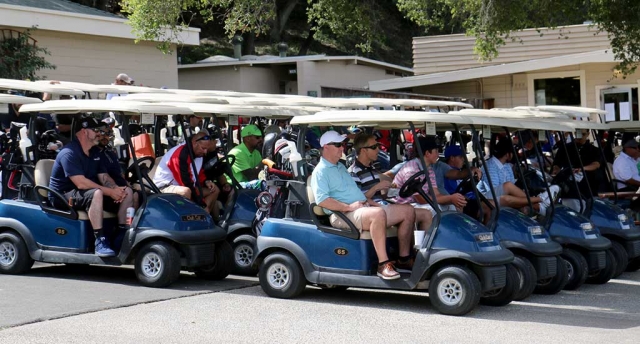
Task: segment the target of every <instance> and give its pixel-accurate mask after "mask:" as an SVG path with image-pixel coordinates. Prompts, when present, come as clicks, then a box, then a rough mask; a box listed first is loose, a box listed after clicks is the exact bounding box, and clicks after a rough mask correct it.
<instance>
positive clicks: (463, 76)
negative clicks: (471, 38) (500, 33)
mask: <svg viewBox="0 0 640 344" xmlns="http://www.w3.org/2000/svg"><path fill="white" fill-rule="evenodd" d="M606 62H616V60H615V57H614V55H613V52H611V49H608V50H597V51H592V52H588V53H579V54H571V55H563V56H555V57H549V58H543V59H537V60H528V61H522V62H514V63H505V64H501V65H493V66H486V67H478V68H469V69H462V70H456V71H449V72H442V73H433V74H425V75H417V76H411V77H406V78H396V79H388V80H376V81H370V82H369V89H370V90H372V91H386V90H394V89H402V88H410V87H418V86H428V85H438V84H444V83H449V82H455V81H463V80H472V79H480V78H488V77H492V76H498V75H508V74H516V73H525V72H529V71H534V70H541V69H549V68H558V67H566V66H572V65H577V64H584V63H606Z"/></svg>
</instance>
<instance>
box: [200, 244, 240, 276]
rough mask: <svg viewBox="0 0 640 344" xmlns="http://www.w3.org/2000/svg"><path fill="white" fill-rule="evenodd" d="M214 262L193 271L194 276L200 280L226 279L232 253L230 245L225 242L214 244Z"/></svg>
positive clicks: (229, 269)
mask: <svg viewBox="0 0 640 344" xmlns="http://www.w3.org/2000/svg"><path fill="white" fill-rule="evenodd" d="M215 250H216V253H215V259H216V260H215V262H214V263H213V264H211V265H206V266H200V267H197V268H195V269H194V271H193V272H194V273H195V274H196V276H198V277H199V278H202V279H206V280H211V281H219V280H222V279H225V278H227V276H229V274H230V273H231V269H232V266H231V265H232V264H233V263H232V262H233V258H232V255H233V252H232V251H231V245H229V243H228V242H226V241H220V242H218V243H216V248H215Z"/></svg>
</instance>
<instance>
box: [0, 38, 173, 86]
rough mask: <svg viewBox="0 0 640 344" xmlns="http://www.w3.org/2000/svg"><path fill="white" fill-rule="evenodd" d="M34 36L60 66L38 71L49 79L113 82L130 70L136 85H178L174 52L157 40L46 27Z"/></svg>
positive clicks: (129, 73)
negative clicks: (165, 51) (157, 44)
mask: <svg viewBox="0 0 640 344" xmlns="http://www.w3.org/2000/svg"><path fill="white" fill-rule="evenodd" d="M1 28H5V29H7V28H8V29H11V28H10V27H1ZM13 29H15V28H13ZM15 30H17V31H22V30H21V29H20V30H18V29H15ZM32 36H33V38H34V39H35V40H37V41H38V45H39V46H40V47H44V48H47V49H48V50H49V52H50V53H51V55H50V56H46V59H47V61H49V62H51V63H53V64H54V65H56V67H57V68H56V69H55V70H43V71H41V72H40V73H39V75H40V76H43V77H46V78H47V79H50V80H54V79H57V80H65V81H77V82H87V83H94V84H110V83H112V82H113V81H114V79H115V77H116V75H118V74H119V73H127V74H128V75H129V76H131V77H132V78H134V79H135V81H136V84H143V85H145V86H152V87H161V86H167V87H177V86H178V71H177V61H176V55H175V53H174V54H172V55H164V54H163V53H162V52H160V51H159V50H158V49H156V47H155V44H154V43H151V42H140V43H139V44H135V43H134V41H133V40H131V39H124V38H108V37H101V36H90V35H81V34H73V33H63V32H57V31H46V30H35V31H33V32H32ZM174 48H175V47H174Z"/></svg>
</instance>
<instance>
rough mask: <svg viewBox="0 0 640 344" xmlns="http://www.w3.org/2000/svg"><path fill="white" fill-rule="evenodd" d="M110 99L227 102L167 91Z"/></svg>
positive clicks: (161, 101) (225, 102)
mask: <svg viewBox="0 0 640 344" xmlns="http://www.w3.org/2000/svg"><path fill="white" fill-rule="evenodd" d="M111 100H119V101H138V102H148V103H165V102H184V103H211V104H229V102H228V101H226V100H225V99H222V98H220V97H210V96H198V95H189V94H168V93H137V94H128V95H126V96H120V97H113V98H111Z"/></svg>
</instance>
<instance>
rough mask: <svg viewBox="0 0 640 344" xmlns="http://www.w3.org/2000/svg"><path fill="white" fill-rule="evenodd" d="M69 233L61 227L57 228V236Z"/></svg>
mask: <svg viewBox="0 0 640 344" xmlns="http://www.w3.org/2000/svg"><path fill="white" fill-rule="evenodd" d="M67 233H68V232H67V230H66V229H64V228H59V227H58V228H56V234H58V235H67Z"/></svg>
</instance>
